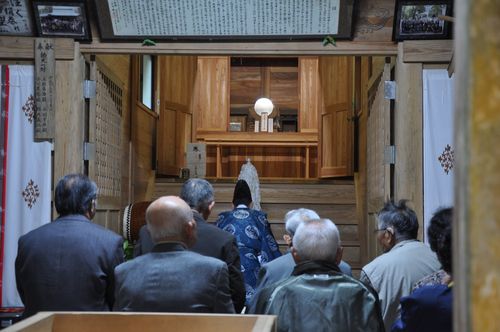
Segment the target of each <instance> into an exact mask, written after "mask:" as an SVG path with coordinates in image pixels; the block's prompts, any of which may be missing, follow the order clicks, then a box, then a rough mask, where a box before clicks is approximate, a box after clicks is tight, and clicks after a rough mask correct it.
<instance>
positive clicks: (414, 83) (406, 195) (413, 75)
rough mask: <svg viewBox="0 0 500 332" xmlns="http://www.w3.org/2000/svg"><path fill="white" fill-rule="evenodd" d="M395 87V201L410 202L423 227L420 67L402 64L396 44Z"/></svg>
mask: <svg viewBox="0 0 500 332" xmlns="http://www.w3.org/2000/svg"><path fill="white" fill-rule="evenodd" d="M396 83H397V88H396V104H395V111H394V144H395V145H396V163H395V168H394V181H395V186H394V198H395V200H399V199H408V200H410V201H411V203H412V205H413V208H414V210H415V212H416V213H417V216H418V220H419V222H420V225H423V220H422V218H423V210H424V209H423V175H422V173H423V172H422V161H423V159H422V158H423V148H422V131H423V127H422V64H421V63H404V62H403V43H399V44H398V60H397V64H396ZM422 229H423V227H420V229H419V237H420V238H422Z"/></svg>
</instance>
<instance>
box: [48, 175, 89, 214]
mask: <svg viewBox="0 0 500 332" xmlns="http://www.w3.org/2000/svg"><path fill="white" fill-rule="evenodd" d="M96 198H97V185H96V184H95V183H94V182H93V181H91V180H90V179H89V178H88V177H87V176H85V175H83V174H68V175H65V176H63V177H62V178H61V179H60V180H59V182H58V183H57V185H56V189H55V193H54V203H55V206H56V211H57V213H58V214H59V215H60V216H61V217H62V216H67V215H71V214H81V215H84V214H86V213H87V212H89V211H90V210H91V209H92V201H93V200H95V199H96Z"/></svg>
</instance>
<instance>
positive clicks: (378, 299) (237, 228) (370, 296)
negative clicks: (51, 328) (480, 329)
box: [16, 174, 453, 332]
mask: <svg viewBox="0 0 500 332" xmlns="http://www.w3.org/2000/svg"><path fill="white" fill-rule="evenodd" d="M96 197H97V187H96V186H95V183H93V182H92V181H91V180H90V179H88V178H87V177H86V176H83V175H79V174H71V175H67V176H65V177H63V178H62V179H61V180H60V181H59V183H58V185H57V186H56V189H55V205H56V209H57V212H58V213H59V215H60V216H59V218H58V219H56V220H55V221H54V222H52V223H50V224H48V225H45V226H42V227H40V228H38V229H36V230H33V231H31V232H29V233H28V234H26V235H24V236H22V237H21V238H20V240H19V250H18V257H17V259H16V279H17V287H18V291H19V294H20V296H21V299H22V301H23V303H24V305H25V316H30V315H33V314H35V313H36V312H39V311H47V310H50V311H70V310H71V311H110V310H116V311H148V312H155V311H156V312H188V313H189V312H192V313H199V312H203V313H229V314H234V313H245V312H246V313H250V314H271V315H276V316H277V322H278V324H277V325H278V331H313V330H319V331H323V330H325V331H326V330H328V331H329V330H338V331H380V332H382V331H396V332H400V331H451V330H452V328H451V302H452V301H451V296H452V285H453V282H452V277H451V276H452V274H451V272H452V269H451V224H452V223H451V219H452V218H451V215H452V209H451V208H447V209H440V210H438V211H437V212H436V213H435V215H434V216H433V218H432V219H431V221H430V226H429V228H428V236H429V242H430V248H429V246H427V245H426V244H424V243H422V242H420V241H419V240H417V234H418V227H419V225H418V220H417V217H416V214H415V212H414V211H413V210H412V209H411V208H409V207H408V206H407V204H406V201H404V200H402V201H399V202H393V201H388V202H387V203H386V204H385V206H384V207H383V208H382V209H381V210H380V212H379V214H378V218H377V229H376V236H377V239H378V241H379V243H380V245H381V247H382V248H383V250H384V253H383V254H382V255H380V256H378V257H376V258H375V259H374V260H373V261H372V262H370V263H368V264H367V265H366V266H364V267H363V268H362V270H361V273H360V278H359V279H357V278H355V277H353V276H352V273H351V268H350V266H349V265H348V264H347V263H346V262H344V261H342V254H343V248H342V246H341V234H340V233H339V230H338V228H337V226H336V225H335V223H334V222H333V221H332V220H330V219H326V218H322V217H321V216H320V215H318V214H317V213H316V212H315V211H312V210H309V209H305V208H297V209H294V210H292V211H289V212H288V213H287V214H286V215H285V218H284V221H285V227H286V232H287V234H286V235H285V237H284V239H285V242H286V243H287V244H288V245H289V250H288V252H287V253H285V254H284V255H283V256H282V255H281V253H280V251H279V249H278V244H277V242H276V240H275V238H274V236H273V233H272V232H271V228H270V225H269V222H268V220H267V215H266V214H265V213H264V212H262V211H256V210H253V209H252V208H251V203H252V201H251V194H250V190H249V188H248V185H247V184H246V182H244V181H242V180H240V181H238V183H237V184H236V187H235V191H234V196H233V206H234V209H233V210H232V211H227V212H222V213H221V214H220V215H219V217H218V219H217V223H216V225H211V224H209V223H207V222H206V220H207V218H208V216H209V215H210V212H211V211H212V208H213V206H214V204H215V198H214V193H213V188H212V186H211V185H210V183H209V182H207V181H206V180H203V179H190V180H188V181H186V182H185V183H184V185H183V187H182V189H181V193H180V196H179V197H177V196H164V197H160V198H158V199H157V200H155V201H154V202H152V203H151V204H150V205H149V207H148V208H147V210H146V225H145V226H144V227H143V228H142V229H141V231H140V240H139V241H138V243H137V244H136V251H135V258H133V259H131V260H129V261H126V262H124V261H123V257H124V256H123V249H122V240H121V238H120V237H119V236H117V235H116V234H113V233H112V232H110V231H108V230H106V229H104V228H102V227H101V226H98V225H95V224H92V223H91V219H92V218H93V216H94V215H95V208H96V206H95V204H96ZM46 243H51V245H50V248H45V249H43V250H41V246H42V245H45V244H46ZM297 313H300V315H297Z"/></svg>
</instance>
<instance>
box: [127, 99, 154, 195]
mask: <svg viewBox="0 0 500 332" xmlns="http://www.w3.org/2000/svg"><path fill="white" fill-rule="evenodd" d="M134 112H135V116H134V120H135V121H134V124H133V126H134V130H136V131H137V135H136V136H135V140H134V143H133V152H134V164H135V165H134V166H135V167H134V198H133V201H134V202H139V201H146V200H150V199H151V196H152V194H153V191H154V180H155V171H154V169H153V160H156V156H154V155H153V142H154V139H155V138H154V133H155V127H156V117H155V116H154V115H153V114H151V113H152V112H150V111H146V110H144V109H143V108H142V107H140V106H139V105H136V106H135V109H134Z"/></svg>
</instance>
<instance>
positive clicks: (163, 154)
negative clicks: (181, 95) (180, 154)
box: [156, 108, 177, 174]
mask: <svg viewBox="0 0 500 332" xmlns="http://www.w3.org/2000/svg"><path fill="white" fill-rule="evenodd" d="M176 114H177V112H176V111H175V110H173V109H170V108H164V109H163V110H162V112H161V114H160V120H159V121H158V131H157V135H158V151H157V154H156V156H157V158H158V169H157V171H158V174H169V173H171V172H173V170H172V169H173V168H176V165H177V158H176V145H175V142H176V139H175V135H176V130H175V127H176Z"/></svg>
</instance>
